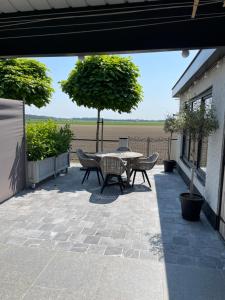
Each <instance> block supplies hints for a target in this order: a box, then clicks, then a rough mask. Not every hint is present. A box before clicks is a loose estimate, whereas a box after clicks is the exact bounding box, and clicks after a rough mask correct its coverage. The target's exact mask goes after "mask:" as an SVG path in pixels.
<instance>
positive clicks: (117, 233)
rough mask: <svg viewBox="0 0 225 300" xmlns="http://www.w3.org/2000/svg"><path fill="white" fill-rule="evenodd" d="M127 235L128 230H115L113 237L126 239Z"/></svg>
mask: <svg viewBox="0 0 225 300" xmlns="http://www.w3.org/2000/svg"><path fill="white" fill-rule="evenodd" d="M125 235H126V231H119V230H113V231H112V238H113V239H124V238H125Z"/></svg>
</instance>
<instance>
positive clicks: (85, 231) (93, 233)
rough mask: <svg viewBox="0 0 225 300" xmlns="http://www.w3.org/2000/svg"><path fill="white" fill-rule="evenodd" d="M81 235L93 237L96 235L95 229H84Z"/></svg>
mask: <svg viewBox="0 0 225 300" xmlns="http://www.w3.org/2000/svg"><path fill="white" fill-rule="evenodd" d="M81 233H82V234H86V235H95V233H96V229H94V228H84V229H83V230H82V231H81Z"/></svg>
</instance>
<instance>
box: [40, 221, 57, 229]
mask: <svg viewBox="0 0 225 300" xmlns="http://www.w3.org/2000/svg"><path fill="white" fill-rule="evenodd" d="M54 227H55V225H54V224H51V223H45V224H43V225H42V226H41V227H40V228H39V229H40V230H43V231H51V230H52V229H53V228H54Z"/></svg>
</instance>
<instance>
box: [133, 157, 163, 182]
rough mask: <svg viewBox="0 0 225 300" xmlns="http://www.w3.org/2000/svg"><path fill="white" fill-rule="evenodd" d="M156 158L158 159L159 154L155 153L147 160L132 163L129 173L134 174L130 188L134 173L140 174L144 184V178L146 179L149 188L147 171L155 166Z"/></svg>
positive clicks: (141, 159)
mask: <svg viewBox="0 0 225 300" xmlns="http://www.w3.org/2000/svg"><path fill="white" fill-rule="evenodd" d="M158 158H159V153H157V152H155V153H153V154H152V155H151V156H149V157H147V158H139V159H137V160H136V161H134V163H133V166H132V172H131V175H132V174H133V173H134V177H133V182H132V187H133V186H134V182H135V177H136V173H137V172H141V173H142V177H143V180H144V182H145V178H146V179H147V181H148V184H149V187H150V188H151V183H150V181H149V178H148V174H147V171H149V170H151V169H152V168H153V167H154V166H155V164H156V162H157V160H158Z"/></svg>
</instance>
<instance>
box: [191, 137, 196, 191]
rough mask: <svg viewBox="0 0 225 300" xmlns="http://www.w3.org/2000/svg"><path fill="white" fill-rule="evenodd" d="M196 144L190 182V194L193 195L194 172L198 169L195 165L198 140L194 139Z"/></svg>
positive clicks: (193, 151)
mask: <svg viewBox="0 0 225 300" xmlns="http://www.w3.org/2000/svg"><path fill="white" fill-rule="evenodd" d="M193 142H194V145H193V148H192V160H193V161H192V167H191V182H190V195H191V197H192V196H193V194H194V174H195V170H196V165H195V161H196V159H195V155H196V149H195V145H196V140H193Z"/></svg>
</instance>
